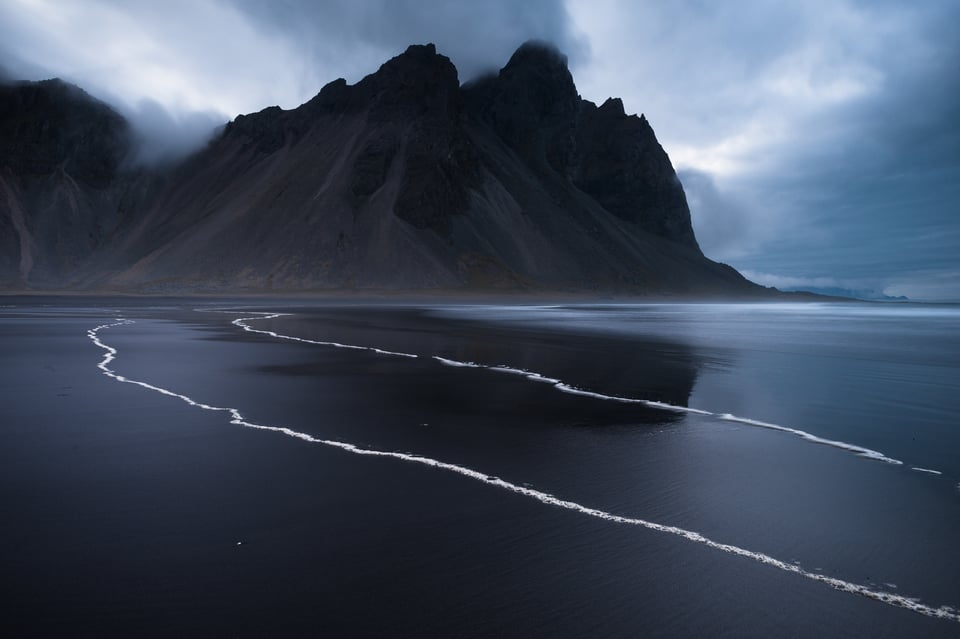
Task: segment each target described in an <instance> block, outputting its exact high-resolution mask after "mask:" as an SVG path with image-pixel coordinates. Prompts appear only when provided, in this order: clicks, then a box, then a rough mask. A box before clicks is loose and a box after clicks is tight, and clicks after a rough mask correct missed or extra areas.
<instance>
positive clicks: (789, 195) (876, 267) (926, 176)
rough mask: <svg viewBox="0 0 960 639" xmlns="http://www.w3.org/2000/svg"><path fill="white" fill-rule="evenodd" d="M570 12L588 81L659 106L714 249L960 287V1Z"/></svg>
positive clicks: (591, 89)
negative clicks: (584, 50)
mask: <svg viewBox="0 0 960 639" xmlns="http://www.w3.org/2000/svg"><path fill="white" fill-rule="evenodd" d="M571 13H572V15H573V17H574V20H575V22H576V23H577V25H578V27H579V28H582V29H583V30H584V32H585V34H586V36H587V37H588V39H589V42H590V45H591V48H592V58H591V62H590V63H589V64H588V65H586V66H585V67H584V68H583V69H582V70H580V73H578V74H577V76H578V79H579V80H580V81H579V85H580V87H581V89H582V90H583V92H584V94H585V96H586V97H589V98H591V99H601V100H602V99H603V98H605V97H606V96H607V95H613V94H616V92H617V91H620V93H621V94H622V95H623V97H624V102H625V104H626V106H627V108H628V109H629V110H636V111H643V112H645V113H646V114H647V116H648V118H649V119H650V121H651V123H652V124H653V126H654V128H655V129H656V131H657V134H658V136H659V138H660V140H661V142H663V144H664V146H665V148H666V149H667V151H668V152H669V153H670V155H671V158H673V160H674V162H675V164H677V165H678V167H680V168H681V176H682V177H683V181H684V185H685V187H686V188H687V191H688V195H689V196H690V200H691V209H692V212H693V217H694V223H695V229H696V231H697V234H698V237H699V238H700V241H701V244H702V245H703V246H704V248H705V250H706V251H707V253H708V254H709V255H712V256H714V257H716V258H719V259H724V260H726V261H729V262H730V263H732V264H733V265H734V266H737V267H738V268H742V269H747V270H750V271H751V272H752V273H753V274H754V275H755V276H757V277H758V278H760V279H762V280H764V283H768V284H774V283H776V282H777V281H784V280H785V279H789V280H790V281H796V280H803V279H806V280H809V281H820V282H822V281H824V280H827V279H834V280H843V281H856V282H861V281H864V280H869V281H870V283H871V285H872V286H874V287H879V288H886V287H888V286H889V287H896V288H897V290H898V294H900V293H904V292H906V294H907V295H910V292H909V291H908V289H909V288H910V286H915V289H916V295H917V296H922V297H926V298H929V297H931V291H932V290H933V289H934V286H933V284H931V282H934V281H935V282H939V283H940V287H941V293H940V294H939V295H937V296H936V297H951V298H958V299H960V287H958V286H956V282H958V281H960V277H957V276H956V275H957V274H960V242H958V227H960V221H958V211H960V192H958V190H960V189H958V185H960V125H958V122H960V39H958V38H956V35H955V32H956V26H955V25H957V24H960V3H958V2H955V1H953V0H929V1H927V2H923V3H910V2H894V1H880V2H874V1H870V2H867V1H862V2H861V1H843V0H837V1H832V2H803V3H769V2H760V1H751V0H744V1H742V2H737V3H702V2H693V1H690V2H683V1H680V2H674V3H644V4H637V3H630V2H613V1H611V2H608V3H603V2H601V3H600V4H597V3H587V2H580V1H576V2H573V3H572V5H571ZM576 71H577V70H576V69H575V72H576ZM734 229H736V230H734Z"/></svg>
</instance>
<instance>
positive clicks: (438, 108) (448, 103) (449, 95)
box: [356, 44, 460, 117]
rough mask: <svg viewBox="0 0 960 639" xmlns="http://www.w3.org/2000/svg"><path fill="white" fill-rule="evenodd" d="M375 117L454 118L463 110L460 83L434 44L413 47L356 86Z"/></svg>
mask: <svg viewBox="0 0 960 639" xmlns="http://www.w3.org/2000/svg"><path fill="white" fill-rule="evenodd" d="M356 92H357V98H359V100H360V101H361V103H363V104H364V105H365V106H366V105H369V106H370V107H371V114H372V115H373V116H375V117H376V116H387V117H393V116H394V115H395V114H397V113H402V114H403V115H405V116H417V115H426V114H430V115H440V116H452V115H455V114H457V113H458V112H459V110H460V80H459V78H458V76H457V68H456V67H455V66H453V63H452V62H451V61H450V58H448V57H446V56H444V55H440V54H438V53H437V49H436V47H435V46H434V45H432V44H424V45H411V46H409V47H407V50H406V51H404V52H403V53H401V54H400V55H398V56H396V57H394V58H392V59H390V60H388V61H387V62H385V63H384V64H383V65H382V66H381V67H380V69H378V70H377V72H376V73H374V74H372V75H368V76H367V77H365V78H364V79H363V80H361V81H360V82H358V83H357V85H356Z"/></svg>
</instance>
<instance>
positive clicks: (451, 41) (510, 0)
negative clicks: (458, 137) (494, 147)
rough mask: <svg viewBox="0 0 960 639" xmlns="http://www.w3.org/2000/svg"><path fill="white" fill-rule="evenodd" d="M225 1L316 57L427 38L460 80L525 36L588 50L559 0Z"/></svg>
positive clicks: (381, 50) (577, 52)
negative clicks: (454, 66) (452, 0)
mask: <svg viewBox="0 0 960 639" xmlns="http://www.w3.org/2000/svg"><path fill="white" fill-rule="evenodd" d="M228 1H229V2H230V3H231V4H233V5H234V6H236V7H237V8H238V9H240V10H242V11H244V12H245V13H247V14H248V15H250V16H251V18H252V19H253V20H254V21H255V22H256V23H257V24H258V25H261V26H263V27H264V28H270V29H273V30H275V31H276V32H278V33H280V34H283V35H284V37H293V38H295V39H296V41H297V43H298V46H301V47H303V49H304V51H305V52H309V53H310V54H311V56H312V57H314V58H315V59H318V60H328V59H330V58H333V57H336V56H340V55H343V54H345V53H350V52H353V51H356V50H358V49H359V50H365V49H366V50H373V51H375V52H376V55H377V56H378V57H377V59H379V60H380V61H382V60H383V59H384V58H385V57H388V56H392V55H395V54H397V53H399V52H401V51H403V50H404V49H405V48H406V47H407V46H408V45H410V44H415V43H418V44H419V43H426V42H433V43H434V44H436V45H437V48H438V49H439V51H440V52H442V53H444V54H445V55H447V56H449V57H450V58H451V59H452V60H453V62H454V64H455V65H456V66H457V70H458V71H459V73H460V80H461V81H465V80H469V79H471V78H472V77H474V76H476V75H477V74H479V73H482V72H485V71H489V70H491V69H499V68H500V67H502V66H503V64H504V63H505V62H506V61H507V59H508V58H509V57H510V55H511V54H512V53H513V51H514V50H516V48H517V47H518V46H520V45H521V44H522V43H523V42H525V41H526V40H530V39H539V40H547V41H549V42H552V43H554V44H555V45H557V46H558V47H559V48H560V49H561V50H562V51H564V52H565V53H566V54H567V55H568V56H569V57H570V58H571V59H572V60H574V61H581V60H585V59H586V53H587V47H586V43H585V41H584V40H583V39H582V38H578V37H577V35H576V34H575V32H574V31H573V29H572V28H571V24H570V19H569V15H568V14H567V10H566V8H565V5H564V3H563V2H562V1H560V0H524V1H522V2H517V1H516V0H485V1H483V2H475V1H462V2H450V1H441V0H368V1H366V2H356V1H355V0H331V1H328V2H319V3H318V2H313V1H310V0H283V1H280V2H275V1H272V0H228ZM365 57H366V56H365ZM372 70H373V69H371V68H369V67H366V68H365V69H363V70H362V71H361V72H362V73H369V72H370V71H372ZM355 73H356V72H354V74H353V75H355ZM349 79H350V78H348V80H349ZM354 79H356V78H354Z"/></svg>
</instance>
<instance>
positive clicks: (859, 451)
mask: <svg viewBox="0 0 960 639" xmlns="http://www.w3.org/2000/svg"><path fill="white" fill-rule="evenodd" d="M219 312H222V311H219ZM258 315H260V317H241V318H237V319H235V320H233V322H232V323H233V324H234V325H235V326H238V327H240V328H242V329H243V330H245V331H249V332H251V333H261V334H263V335H269V336H271V337H276V338H279V339H287V340H292V341H297V342H304V343H307V344H317V345H321V346H335V347H338V348H352V349H357V350H367V351H373V352H375V353H380V354H383V355H397V356H400V357H411V358H412V357H417V355H415V354H413V353H399V352H395V351H387V350H383V349H380V348H374V347H371V346H355V345H352V344H341V343H338V342H321V341H316V340H309V339H304V338H301V337H293V336H291V335H283V334H281V333H276V332H274V331H266V330H261V329H256V328H253V327H252V326H250V325H249V324H247V322H248V321H251V320H257V319H274V318H277V317H282V316H283V315H285V314H284V313H258ZM432 358H433V359H434V360H436V361H437V362H440V363H441V364H443V365H444V366H453V367H456V368H482V369H486V370H489V371H493V372H497V373H507V374H510V375H518V376H520V377H524V378H526V379H528V380H530V381H534V382H541V383H546V384H550V385H551V386H553V387H554V388H556V389H557V390H559V391H561V392H564V393H568V394H571V395H579V396H581V397H591V398H593V399H599V400H605V401H613V402H621V403H626V404H639V405H642V406H647V407H649V408H655V409H659V410H666V411H671V412H675V413H690V414H693V415H703V416H705V417H716V418H718V419H722V420H724V421H728V422H737V423H740V424H745V425H747V426H755V427H758V428H766V429H768V430H776V431H779V432H782V433H788V434H790V435H795V436H797V437H800V438H801V439H804V440H806V441H808V442H812V443H814V444H821V445H823V446H830V447H832V448H837V449H839V450H844V451H847V452H851V453H854V454H855V455H858V456H860V457H864V458H866V459H873V460H876V461H881V462H885V463H888V464H893V465H896V466H902V465H903V462H902V461H901V460H899V459H895V458H893V457H890V456H888V455H885V454H883V453H881V452H880V451H876V450H872V449H870V448H865V447H863V446H858V445H857V444H851V443H849V442H844V441H839V440H835V439H827V438H824V437H820V436H818V435H814V434H813V433H809V432H807V431H805V430H800V429H799V428H791V427H789V426H782V425H780V424H773V423H770V422H764V421H760V420H756V419H750V418H747V417H738V416H737V415H732V414H730V413H714V412H711V411H708V410H702V409H699V408H690V407H689V406H679V405H677V404H670V403H668V402H661V401H655V400H650V399H640V398H633V397H622V396H619V395H609V394H606V393H599V392H596V391H590V390H585V389H582V388H578V387H576V386H573V385H572V384H569V383H567V382H564V381H563V380H560V379H557V378H555V377H548V376H546V375H543V374H541V373H537V372H535V371H529V370H525V369H522V368H515V367H512V366H504V365H489V364H480V363H478V362H469V361H461V360H455V359H449V358H446V357H440V356H439V355H433V356H432ZM922 472H923V471H922ZM927 472H931V473H932V474H940V473H939V471H927Z"/></svg>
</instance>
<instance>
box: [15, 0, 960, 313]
mask: <svg viewBox="0 0 960 639" xmlns="http://www.w3.org/2000/svg"><path fill="white" fill-rule="evenodd" d="M958 24H960V0H923V1H922V2H917V1H913V2H906V1H903V2H900V1H893V0H860V1H856V0H830V1H823V2H819V1H814V0H803V1H801V0H797V1H794V2H786V1H784V2H774V1H772V0H771V1H763V2H761V1H752V0H736V1H735V0H730V1H728V2H722V1H719V0H718V1H717V2H704V1H703V0H685V1H684V0H676V1H673V2H640V1H636V0H624V1H621V2H616V1H613V0H611V1H603V0H569V1H567V2H564V1H563V0H524V1H519V0H485V1H482V2H479V1H473V0H465V1H463V2H442V1H440V0H435V1H432V0H370V1H368V2H362V1H361V0H331V1H328V2H310V1H306V0H166V1H165V2H147V1H146V0H115V1H107V0H86V1H75V2H62V1H59V0H4V1H3V2H2V3H0V67H2V69H0V72H5V74H6V75H8V76H10V77H12V78H15V79H19V78H24V79H40V78H44V77H51V76H60V77H63V78H65V79H69V80H71V81H73V82H76V83H77V84H80V85H81V86H83V87H84V88H85V89H87V90H88V91H89V92H90V93H92V94H93V95H95V96H97V97H100V98H102V99H104V100H106V101H108V102H111V103H112V104H114V105H116V106H117V107H118V108H119V109H120V110H121V111H122V112H124V113H125V114H126V115H128V116H129V117H130V118H131V119H132V120H133V121H134V122H136V123H137V126H138V128H139V130H140V131H141V134H142V136H143V137H144V139H146V140H147V141H148V144H147V145H145V147H144V148H145V157H146V158H147V159H149V157H150V156H156V155H158V154H165V153H176V152H182V151H183V150H184V149H186V148H189V146H190V145H191V144H195V143H196V141H197V140H202V138H203V136H204V134H205V133H206V132H208V131H210V130H211V128H212V127H213V126H215V125H216V124H221V123H222V122H224V121H226V120H227V119H230V118H232V117H233V116H235V115H237V114H239V113H248V112H251V111H257V110H260V109H261V108H263V107H265V106H269V105H273V104H279V105H280V106H282V107H284V108H292V107H295V106H297V105H299V104H301V103H302V102H304V101H306V100H307V99H309V98H310V97H312V96H313V95H314V94H316V92H317V91H318V90H319V89H320V87H321V86H322V85H324V84H326V83H327V82H329V81H330V80H333V79H336V78H338V77H344V78H346V79H347V80H348V81H349V82H351V83H352V82H355V81H357V80H359V79H360V78H361V77H363V76H364V75H366V74H368V73H371V72H373V71H375V70H376V69H377V67H378V66H379V65H380V64H381V63H382V62H384V61H385V60H386V59H387V58H389V57H391V56H393V55H396V54H397V53H399V52H401V51H402V50H403V49H404V48H405V47H406V46H407V45H408V44H412V43H424V42H434V43H436V45H437V47H438V49H439V50H440V52H441V53H444V54H446V55H448V56H449V57H450V58H451V59H452V60H453V61H454V63H455V64H456V65H457V68H458V69H459V71H460V79H461V81H465V80H468V79H470V78H471V77H472V76H475V75H476V74H478V73H480V72H483V71H487V70H492V69H496V68H499V67H500V66H502V65H503V64H504V63H505V62H506V60H507V59H508V58H509V56H510V54H511V53H512V51H513V50H514V49H515V48H516V47H517V46H518V45H519V44H520V43H522V42H523V41H525V40H527V39H531V38H537V39H544V40H549V41H552V42H554V43H555V44H556V45H557V46H558V47H559V48H560V49H561V50H563V51H564V52H566V53H567V54H568V56H569V59H570V66H571V71H572V72H573V75H574V80H575V81H576V83H577V86H578V88H579V90H580V93H581V94H582V95H583V97H584V98H587V99H590V100H594V101H602V100H604V99H605V98H607V97H608V96H619V97H622V98H623V101H624V105H625V106H626V108H627V110H628V112H637V113H645V114H646V115H647V118H648V119H649V120H650V122H651V124H652V125H653V127H654V129H655V131H656V132H657V136H658V137H659V139H660V141H661V143H662V144H663V146H664V148H665V149H666V150H667V152H668V153H669V154H670V156H671V158H672V159H673V162H674V165H675V166H676V167H677V170H678V172H679V175H680V177H681V180H682V181H683V183H684V186H685V188H686V191H687V197H688V199H689V201H690V205H691V209H692V212H693V216H694V226H695V229H696V231H697V237H698V238H699V240H700V244H701V246H702V247H703V249H704V251H705V252H706V253H707V255H709V256H710V257H712V258H714V259H718V260H721V261H724V262H728V263H730V264H732V265H734V266H735V267H737V268H738V269H740V270H742V271H744V272H745V273H746V274H747V275H748V276H750V277H752V278H753V279H755V280H756V281H759V282H761V283H764V284H769V285H776V286H803V285H812V286H841V287H845V288H857V289H875V290H878V291H885V292H886V293H888V294H892V295H902V294H903V295H908V296H910V297H913V298H918V299H957V300H960V37H957V25H958Z"/></svg>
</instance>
